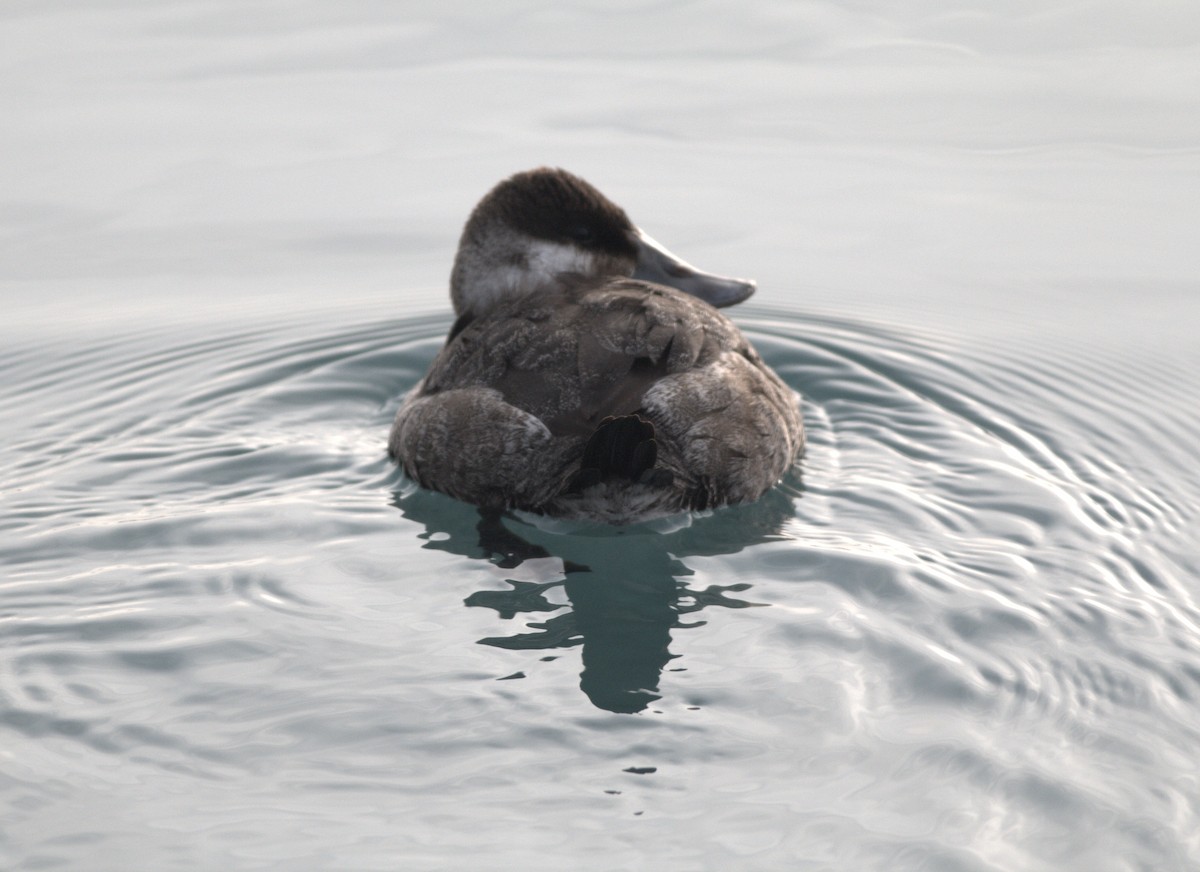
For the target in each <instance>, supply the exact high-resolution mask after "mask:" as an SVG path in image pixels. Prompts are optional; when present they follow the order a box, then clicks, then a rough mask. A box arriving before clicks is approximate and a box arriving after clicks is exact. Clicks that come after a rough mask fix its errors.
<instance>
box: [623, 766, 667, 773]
mask: <svg viewBox="0 0 1200 872" xmlns="http://www.w3.org/2000/svg"><path fill="white" fill-rule="evenodd" d="M621 771H622V772H629V773H632V774H633V775H650V774H651V773H653V772H657V771H658V767H657V766H630V767H629V768H628V769H622V770H621Z"/></svg>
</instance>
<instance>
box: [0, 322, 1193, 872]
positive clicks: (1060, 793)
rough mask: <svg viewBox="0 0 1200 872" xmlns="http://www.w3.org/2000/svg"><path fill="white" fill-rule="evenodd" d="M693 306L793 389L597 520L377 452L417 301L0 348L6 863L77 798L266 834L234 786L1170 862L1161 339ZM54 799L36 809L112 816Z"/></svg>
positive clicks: (356, 801) (1172, 413)
mask: <svg viewBox="0 0 1200 872" xmlns="http://www.w3.org/2000/svg"><path fill="white" fill-rule="evenodd" d="M735 314H737V315H738V316H739V317H738V320H739V322H740V323H741V324H742V325H743V327H744V329H745V330H746V332H747V333H748V335H749V336H750V337H751V339H752V340H753V341H754V343H755V344H756V346H757V347H758V348H759V350H760V351H761V352H762V354H763V355H764V357H765V358H766V360H767V361H768V362H769V363H770V364H771V365H772V366H774V367H775V368H776V369H777V370H778V371H779V372H780V374H781V375H782V376H783V377H784V378H785V380H787V381H788V383H789V384H791V385H792V386H794V387H795V388H796V389H797V390H799V391H800V392H801V393H802V394H803V397H804V414H805V421H806V425H807V428H808V434H809V447H808V451H807V454H806V456H805V458H804V460H803V462H802V464H801V465H800V466H799V468H797V469H796V470H794V471H793V472H792V473H791V474H790V475H789V476H788V477H787V479H786V480H785V481H784V482H782V483H781V484H780V486H779V487H778V488H776V489H775V490H774V491H773V492H771V493H770V494H769V495H768V496H767V497H766V498H764V499H763V500H761V501H760V502H758V503H756V504H754V505H751V506H744V507H737V508H733V509H727V510H721V511H718V512H713V513H708V514H703V515H699V516H695V517H681V518H677V519H672V521H670V522H668V523H659V524H655V525H646V526H644V527H637V526H635V527H630V528H624V529H620V530H613V529H608V528H594V527H592V528H584V527H581V526H580V525H568V524H561V523H557V522H548V521H545V520H543V519H536V518H529V517H522V518H510V519H507V520H505V521H504V522H503V524H501V525H499V526H495V527H488V526H487V525H486V524H482V523H481V522H480V519H479V517H478V516H477V514H476V513H475V512H474V510H473V509H471V508H470V507H468V506H464V505H462V504H460V503H457V502H455V501H454V500H450V499H448V498H445V497H442V496H440V495H437V494H432V493H428V492H425V491H421V490H420V489H418V488H416V487H415V486H414V485H413V484H412V483H411V482H408V481H405V480H403V479H402V477H401V476H400V475H399V474H398V473H397V472H396V471H395V469H394V468H393V467H392V465H391V464H390V463H389V462H388V461H387V460H386V458H385V456H384V445H385V440H386V434H387V429H388V424H389V422H390V419H391V417H392V415H393V414H394V412H395V409H396V406H397V404H398V402H399V398H400V396H401V395H402V394H403V392H404V391H405V390H406V389H407V388H408V387H410V386H411V385H412V384H414V383H415V381H416V380H417V379H418V378H419V377H420V375H421V373H422V372H423V371H424V369H425V367H426V366H427V365H428V363H429V361H430V360H431V359H432V357H433V355H434V354H435V353H436V350H437V348H438V347H439V345H440V343H441V342H442V339H443V336H444V332H445V330H446V328H447V326H448V324H449V316H448V315H446V314H434V315H429V316H418V317H412V318H408V319H403V320H394V319H393V320H384V321H382V322H378V321H377V322H374V323H369V324H366V323H360V324H349V325H346V324H341V325H338V324H335V325H334V326H330V325H329V324H327V323H324V322H323V321H321V320H319V319H317V318H311V317H310V318H307V319H305V318H296V319H293V320H292V321H291V322H290V323H288V324H286V325H284V326H282V327H281V326H280V325H279V324H273V325H271V326H270V327H262V328H254V329H252V328H248V327H243V328H242V329H239V330H236V331H231V332H226V333H219V334H218V333H214V332H211V331H210V332H206V333H205V334H204V335H187V334H185V333H183V331H181V330H174V331H166V330H164V331H159V332H155V331H144V332H142V333H137V334H134V333H131V334H129V335H127V336H124V337H117V338H110V339H104V340H99V339H98V340H96V341H93V342H89V343H82V344H74V345H71V346H67V345H65V344H64V345H63V346H61V347H49V348H47V347H40V348H35V347H23V346H19V345H18V346H16V347H12V348H9V349H6V350H5V351H4V352H3V357H2V359H0V365H3V366H4V367H5V372H6V375H7V379H6V382H5V384H4V385H3V387H2V388H0V391H2V393H0V415H2V416H3V422H4V423H3V426H4V429H5V440H6V448H5V450H4V451H3V454H2V455H0V463H2V467H0V471H2V475H3V480H4V482H5V488H4V492H3V496H2V500H3V502H2V506H3V520H2V521H0V524H2V527H0V530H2V532H3V535H4V540H3V544H2V545H0V559H2V560H3V563H4V565H5V567H6V577H5V579H4V580H3V581H0V591H3V593H4V606H3V612H2V613H0V638H2V639H3V643H4V645H5V646H6V650H7V651H8V652H9V656H8V657H7V658H6V661H5V667H4V668H3V670H0V724H3V725H4V728H5V730H6V736H7V739H6V746H7V748H8V755H9V756H8V761H9V763H8V764H6V765H7V770H6V775H7V777H8V781H7V785H8V786H7V788H6V789H7V791H8V796H9V800H10V807H12V808H14V809H18V810H19V811H18V813H17V814H15V815H13V816H12V826H11V832H12V835H11V836H10V839H11V840H12V841H10V843H9V844H17V845H21V844H24V845H28V846H30V847H29V848H28V851H27V853H24V854H23V853H22V852H21V851H17V852H16V854H13V856H12V857H10V859H14V858H15V859H16V860H20V859H21V858H22V857H25V858H30V857H32V858H34V859H35V860H36V859H37V858H38V857H43V858H44V857H51V856H58V854H56V853H55V852H56V851H58V852H59V853H61V851H62V848H61V845H62V844H67V843H66V842H55V843H54V845H48V843H43V842H41V841H39V837H38V833H39V832H40V827H42V822H43V821H44V819H45V816H46V815H55V816H56V818H57V819H59V820H61V819H62V815H61V814H60V811H62V810H69V811H72V812H73V813H76V812H78V810H79V809H84V808H92V807H94V806H95V804H96V801H97V800H96V797H99V796H108V795H111V794H113V793H114V792H115V793H116V794H118V795H120V796H122V797H123V799H122V802H123V804H124V805H123V807H125V808H128V809H129V810H130V812H129V813H130V814H137V815H141V816H143V817H145V818H146V819H147V820H149V821H151V822H152V823H153V825H154V828H155V832H156V833H159V834H163V833H168V834H169V833H172V832H178V831H180V830H181V829H183V828H188V829H189V830H190V829H191V828H194V827H203V828H205V829H206V830H208V831H210V832H211V833H212V834H213V835H212V838H214V839H217V840H221V839H227V840H230V843H231V844H232V843H234V842H237V841H238V840H239V839H246V840H248V841H249V843H251V844H258V845H272V846H275V847H274V848H273V849H272V850H282V849H281V848H280V846H279V845H280V843H279V842H278V839H277V836H276V835H274V833H275V830H274V829H273V827H274V826H276V825H277V824H278V819H277V818H273V817H271V815H266V816H265V817H263V818H261V819H258V818H255V817H254V816H253V815H250V816H249V817H248V816H247V814H245V813H243V814H240V815H238V814H233V813H231V812H229V811H227V809H228V808H229V807H230V806H229V803H228V800H229V799H230V798H231V797H232V796H233V795H235V794H236V796H238V797H239V799H238V802H241V803H243V804H247V803H248V804H250V805H253V806H254V807H256V808H261V809H279V808H296V809H297V810H298V813H302V814H308V813H310V812H311V813H313V814H317V813H318V810H319V813H320V814H322V815H326V816H330V815H331V816H332V817H326V818H325V819H326V820H336V821H339V822H340V823H339V825H340V826H349V827H358V828H360V829H359V830H357V831H360V832H362V833H364V838H370V837H371V834H375V835H378V834H379V833H380V832H382V830H381V829H377V828H376V827H377V826H379V827H382V826H384V822H386V826H387V828H388V832H392V831H394V830H396V828H399V830H398V831H401V832H411V833H412V834H413V837H414V838H417V837H419V838H422V839H442V838H449V837H450V836H451V835H452V834H453V833H460V834H461V832H463V830H462V827H461V824H462V823H463V820H464V816H467V817H471V818H472V819H475V820H478V821H481V822H483V823H481V824H480V828H479V831H478V833H477V834H476V837H477V838H478V839H480V840H484V839H487V838H492V837H496V836H497V832H498V830H496V828H497V827H500V822H498V821H493V820H492V819H491V818H489V815H490V814H491V813H492V810H494V809H495V808H496V807H497V806H498V805H501V804H504V803H509V802H514V801H515V802H519V803H521V804H522V807H524V808H528V809H537V812H538V814H540V815H541V816H543V817H544V819H545V820H546V821H547V826H550V827H555V826H561V827H564V828H567V829H565V830H563V831H568V830H569V829H570V827H571V826H574V823H575V822H578V821H579V820H591V821H595V822H597V824H596V825H597V826H600V825H601V823H602V822H603V821H605V820H608V819H609V818H610V817H611V815H612V814H613V811H612V809H613V808H620V809H622V811H621V814H627V813H628V814H632V813H633V812H640V811H647V810H649V816H653V815H655V814H657V815H659V816H660V817H664V818H667V819H670V820H674V821H676V822H681V823H679V825H680V826H685V827H687V826H692V825H691V824H688V823H687V821H707V822H708V823H706V824H704V827H703V828H704V830H705V831H706V832H707V831H708V830H709V829H711V827H712V826H713V822H714V821H718V822H720V825H721V826H723V827H725V828H726V830H727V833H726V834H727V835H728V837H729V838H730V839H733V840H736V839H737V838H741V837H743V836H746V837H747V838H748V837H749V836H747V835H746V834H749V833H758V834H763V833H767V834H769V836H763V838H768V837H769V838H771V839H775V840H776V842H775V844H779V845H792V846H793V847H794V849H795V850H796V851H801V850H802V849H803V850H811V851H818V852H819V851H821V850H825V851H826V852H827V853H829V854H831V855H836V856H838V858H839V863H841V864H842V868H860V867H861V868H870V867H871V866H872V864H877V863H878V862H880V858H881V857H894V856H901V855H904V856H908V855H911V856H913V857H917V858H924V859H926V860H929V861H930V862H938V863H941V864H942V866H941V867H944V868H963V869H967V868H972V869H974V868H993V867H992V866H984V865H979V864H977V863H975V862H974V859H972V858H975V859H977V858H978V857H981V856H986V857H988V858H989V862H991V863H1000V864H1001V866H1006V867H1007V868H1051V867H1054V866H1055V864H1056V863H1058V862H1059V861H1060V860H1061V858H1063V857H1066V856H1069V857H1070V858H1071V862H1070V863H1068V864H1066V867H1072V868H1113V867H1111V866H1105V865H1104V861H1105V860H1106V859H1107V858H1109V857H1111V856H1128V857H1136V858H1140V860H1139V862H1141V863H1142V865H1143V866H1149V867H1154V865H1155V864H1156V863H1157V864H1159V866H1160V867H1161V868H1183V866H1182V865H1179V864H1181V863H1183V859H1182V858H1186V857H1189V856H1195V855H1196V851H1197V845H1196V836H1195V833H1196V832H1197V831H1198V828H1197V826H1196V825H1197V823H1198V822H1200V816H1198V814H1197V811H1196V808H1195V805H1194V795H1195V786H1196V784H1197V781H1196V766H1195V763H1194V762H1193V758H1194V749H1195V747H1197V746H1198V745H1200V717H1198V710H1197V707H1198V701H1200V607H1198V604H1197V600H1196V587H1195V583H1194V579H1195V577H1196V576H1197V570H1200V566H1197V564H1196V558H1195V553H1194V547H1193V546H1192V543H1191V540H1190V539H1189V536H1190V530H1191V529H1192V528H1193V527H1194V524H1195V522H1196V514H1197V511H1196V510H1197V506H1198V505H1200V500H1198V498H1197V490H1196V483H1195V481H1194V479H1189V478H1187V477H1186V476H1185V475H1181V470H1188V469H1189V468H1190V456H1189V448H1188V446H1189V445H1190V444H1192V442H1194V438H1195V434H1196V412H1195V411H1194V410H1195V409H1196V408H1200V402H1196V400H1198V399H1200V397H1195V396H1185V395H1184V392H1185V391H1184V389H1183V388H1181V387H1180V385H1181V384H1183V383H1184V380H1182V379H1181V378H1180V374H1179V371H1178V365H1177V363H1176V362H1175V361H1173V360H1171V359H1169V358H1167V357H1164V356H1156V355H1155V354H1153V353H1151V352H1150V351H1147V350H1145V349H1130V348H1103V349H1099V350H1097V349H1095V348H1093V347H1091V346H1088V345H1087V344H1086V343H1083V344H1076V345H1072V344H1070V343H1060V342H1053V343H1051V342H1046V343H1042V344H1039V343H1038V342H1036V341H1034V339H1032V338H1029V337H1026V338H1025V339H1024V340H1022V341H1021V342H1019V343H1016V344H1012V343H1003V344H1002V343H999V342H991V343H989V342H986V341H982V342H981V341H976V340H973V339H970V338H968V337H965V336H961V335H956V334H954V333H952V332H949V331H945V332H936V331H924V332H918V331H915V330H912V329H910V328H907V327H902V326H898V325H894V324H886V323H880V322H872V321H868V320H852V319H845V318H836V317H829V316H821V315H813V314H811V313H802V312H791V311H786V310H770V309H764V308H745V309H743V310H742V311H738V312H736V313H735ZM130 785H132V787H131V786H130ZM664 788H665V789H664ZM716 795H719V796H723V797H726V800H725V801H723V802H722V803H720V804H718V805H714V804H713V803H712V801H711V799H708V798H707V797H711V796H716ZM197 796H202V797H204V802H203V803H202V804H199V805H198V804H197V803H196V802H194V801H193V800H194V798H195V797H197ZM917 797H919V798H920V799H919V801H918V800H917V799H916V798H917ZM601 800H604V802H601ZM618 802H619V804H618ZM380 808H388V809H390V811H389V812H387V813H384V814H383V816H382V817H380V816H379V815H380V814H381V813H380V812H379V811H378V810H379V809H380ZM372 810H374V811H372ZM373 815H374V816H373ZM76 817H78V818H79V819H80V820H81V821H82V822H81V823H80V824H79V825H78V829H77V832H75V833H74V834H73V835H71V834H68V835H67V838H68V840H69V839H71V838H74V839H76V840H77V843H78V844H92V843H95V842H100V843H103V842H105V841H106V840H109V839H116V840H118V841H119V840H120V839H122V838H132V836H130V835H129V833H130V832H131V831H130V830H129V829H128V827H129V826H130V825H129V823H128V821H126V820H124V819H121V820H117V819H115V818H112V817H105V816H104V815H101V816H100V817H99V818H95V817H93V818H90V820H92V821H94V822H93V823H87V820H89V818H88V817H87V816H86V815H78V814H76ZM95 821H98V822H95ZM273 821H274V823H273ZM589 826H590V824H589ZM1047 827H1049V828H1051V829H1052V830H1053V834H1054V835H1053V838H1049V837H1047V835H1046V834H1047ZM123 828H124V829H123ZM406 828H407V829H406ZM601 829H602V827H601ZM59 830H60V835H61V827H59ZM599 831H600V830H597V832H599ZM139 832H140V831H139ZM122 833H125V834H126V835H125V836H122V835H121V834H122ZM289 833H290V835H289V842H288V846H289V847H288V850H289V851H292V852H294V854H295V855H301V854H304V853H305V852H306V851H307V852H309V853H310V854H312V853H313V852H318V851H320V850H321V839H322V830H321V829H320V828H316V829H313V830H312V831H308V830H298V829H291V830H289ZM489 833H490V835H489ZM915 834H924V835H922V836H920V838H917V836H916V835H915ZM699 835H700V831H699V830H697V837H699ZM597 838H598V837H597ZM162 839H165V837H160V842H159V844H158V848H157V849H156V850H157V851H158V852H159V853H162V852H164V851H167V850H168V848H167V847H166V841H163V840H162ZM75 843H76V842H71V844H75ZM481 844H482V841H481ZM597 844H598V843H597ZM55 845H58V847H55ZM963 845H966V846H971V848H970V851H968V852H967V853H962V850H965V849H960V847H959V846H963ZM39 851H41V852H42V853H40V854H39V853H38V852H39ZM971 852H974V853H971ZM11 853H12V852H11V851H10V854H11ZM68 853H69V851H68ZM285 853H286V852H285ZM289 856H293V855H292V854H289ZM1056 858H1058V859H1057V860H1056ZM626 859H628V858H626ZM38 862H41V861H40V860H39V861H38ZM1089 863H1091V864H1093V865H1092V866H1088V864H1089ZM847 864H848V865H847ZM855 864H858V865H857V866H856V865H855ZM864 864H865V865H864ZM1097 864H1098V865H1097ZM1172 864H1176V865H1172ZM1136 865H1137V864H1136V863H1131V864H1130V867H1131V868H1135V867H1136ZM941 867H939V868H941Z"/></svg>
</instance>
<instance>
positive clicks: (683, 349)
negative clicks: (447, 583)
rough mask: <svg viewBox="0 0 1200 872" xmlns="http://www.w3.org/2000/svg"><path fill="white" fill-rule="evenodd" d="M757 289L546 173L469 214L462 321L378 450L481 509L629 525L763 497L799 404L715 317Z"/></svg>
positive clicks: (795, 435)
mask: <svg viewBox="0 0 1200 872" xmlns="http://www.w3.org/2000/svg"><path fill="white" fill-rule="evenodd" d="M755 289H756V284H755V282H753V281H752V280H748V279H739V278H728V277H724V276H719V275H715V274H713V273H707V272H703V271H701V270H699V269H696V268H695V267H693V266H691V265H690V264H688V263H686V262H685V261H683V260H681V259H679V258H678V257H676V256H675V255H673V254H671V252H669V251H668V250H667V249H666V248H664V247H663V246H662V245H660V244H659V243H657V242H655V241H654V240H653V239H652V238H651V237H650V236H648V235H647V234H646V233H644V232H643V231H642V230H641V229H640V228H638V227H637V226H636V225H635V224H634V223H633V222H632V221H631V220H630V219H629V217H628V216H627V215H626V213H625V211H624V210H623V209H622V208H621V207H619V206H617V205H616V204H615V203H614V202H613V201H611V200H610V199H608V198H607V197H606V196H604V195H603V194H602V193H601V192H600V191H599V190H597V189H596V188H595V187H593V186H592V185H591V184H590V183H588V182H586V181H584V180H583V179H582V178H580V177H578V176H576V175H573V174H572V173H570V172H567V171H566V170H563V169H557V168H550V167H540V168H537V169H532V170H528V171H525V172H520V173H517V174H515V175H513V176H511V177H509V178H506V179H504V180H503V181H501V182H500V183H499V184H497V185H496V186H495V187H494V188H492V189H491V191H489V192H488V193H487V194H486V195H485V196H484V197H483V199H482V200H480V201H479V203H478V205H476V206H475V208H474V210H473V211H472V212H471V214H470V216H469V218H468V219H467V222H466V225H465V226H464V228H463V231H462V236H461V238H460V240H459V244H458V250H457V253H456V254H455V258H454V264H453V267H452V270H451V274H450V299H451V302H452V305H453V308H454V314H455V320H454V322H453V325H452V326H451V328H450V331H449V334H448V335H447V337H446V341H445V344H444V345H443V346H442V348H441V350H440V351H439V352H438V354H437V356H436V358H435V359H434V361H433V363H432V364H431V366H430V367H429V371H428V372H427V373H426V374H425V376H424V378H422V379H421V380H420V381H419V382H418V383H417V384H416V385H415V386H414V387H413V388H412V389H411V390H410V391H409V392H408V393H407V394H406V395H405V396H404V397H403V399H402V400H401V403H400V407H399V409H398V411H397V413H396V417H395V420H394V422H393V424H392V427H391V432H390V435H389V437H388V454H389V456H390V457H391V458H392V460H393V461H395V462H398V463H399V464H400V465H401V466H402V468H403V470H404V472H405V474H406V475H407V476H408V477H409V478H411V479H412V480H414V481H415V482H417V483H418V484H419V485H420V486H421V487H423V488H427V489H430V490H435V491H439V492H441V493H443V494H447V495H449V496H451V497H454V498H456V499H459V500H462V501H464V502H467V503H471V504H474V505H475V506H477V507H479V508H480V510H481V511H491V512H503V511H512V510H521V511H526V512H530V513H533V514H537V515H544V516H550V517H555V518H565V519H577V520H584V521H597V522H601V523H605V524H614V525H621V524H628V523H634V522H640V521H646V520H651V519H655V518H661V517H665V516H670V515H675V514H678V513H684V512H697V511H704V510H708V509H715V508H719V507H721V506H726V505H732V504H737V503H746V502H750V501H754V500H757V499H758V498H759V497H761V496H762V495H763V494H764V493H765V492H766V491H767V490H769V489H770V488H771V487H773V486H774V485H775V484H776V483H777V482H778V481H779V480H780V479H781V478H782V477H783V476H784V474H785V473H786V472H787V471H788V470H789V468H791V467H792V466H793V464H795V463H796V462H797V460H798V459H799V457H800V455H801V453H802V451H803V448H804V427H803V423H802V418H801V410H800V397H799V395H798V394H797V393H796V392H795V391H793V390H792V389H791V388H790V387H789V386H788V385H787V384H785V383H784V381H783V380H782V379H781V378H780V377H779V376H778V375H777V374H776V373H775V372H774V371H773V370H772V369H771V368H770V367H769V366H768V365H767V364H765V363H764V362H763V359H762V357H761V356H760V355H759V354H758V352H757V351H756V350H755V349H754V347H753V346H752V345H751V344H750V342H749V341H748V340H747V339H746V337H745V336H744V335H743V334H742V332H741V331H740V330H739V329H738V328H737V326H736V325H735V324H734V323H733V322H732V321H731V320H730V319H729V318H728V317H726V316H725V315H724V314H723V313H722V312H720V311H718V310H719V309H722V308H726V307H729V306H732V305H735V304H737V303H740V302H742V301H743V300H745V299H746V298H748V297H749V296H750V295H751V294H753V293H754V291H755Z"/></svg>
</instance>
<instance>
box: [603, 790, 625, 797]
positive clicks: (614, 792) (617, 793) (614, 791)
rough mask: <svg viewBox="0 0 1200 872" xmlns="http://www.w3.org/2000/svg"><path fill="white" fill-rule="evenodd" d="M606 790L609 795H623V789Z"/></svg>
mask: <svg viewBox="0 0 1200 872" xmlns="http://www.w3.org/2000/svg"><path fill="white" fill-rule="evenodd" d="M604 792H605V793H607V794H608V795H609V796H620V795H621V791H619V790H606V791H604Z"/></svg>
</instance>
